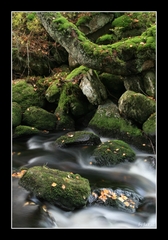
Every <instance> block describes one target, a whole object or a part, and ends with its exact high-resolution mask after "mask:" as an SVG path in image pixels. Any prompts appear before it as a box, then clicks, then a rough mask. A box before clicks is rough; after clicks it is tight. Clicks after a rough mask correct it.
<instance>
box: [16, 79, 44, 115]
mask: <svg viewBox="0 0 168 240" xmlns="http://www.w3.org/2000/svg"><path fill="white" fill-rule="evenodd" d="M12 101H13V102H17V103H18V104H20V106H21V109H22V112H24V111H25V110H26V109H27V108H28V107H30V106H38V107H44V104H45V101H44V98H43V97H42V96H41V95H40V94H39V93H38V92H36V91H35V89H34V88H33V86H32V85H31V84H29V83H27V82H26V81H25V80H23V79H21V80H17V81H15V83H14V84H13V85H12Z"/></svg>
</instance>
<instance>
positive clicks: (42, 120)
mask: <svg viewBox="0 0 168 240" xmlns="http://www.w3.org/2000/svg"><path fill="white" fill-rule="evenodd" d="M56 122H57V118H56V116H55V115H54V114H53V113H50V112H48V111H46V110H44V109H42V108H40V107H35V106H33V107H29V108H27V109H26V111H25V112H24V113H23V123H24V124H25V125H28V126H32V127H35V128H37V129H39V130H55V129H56Z"/></svg>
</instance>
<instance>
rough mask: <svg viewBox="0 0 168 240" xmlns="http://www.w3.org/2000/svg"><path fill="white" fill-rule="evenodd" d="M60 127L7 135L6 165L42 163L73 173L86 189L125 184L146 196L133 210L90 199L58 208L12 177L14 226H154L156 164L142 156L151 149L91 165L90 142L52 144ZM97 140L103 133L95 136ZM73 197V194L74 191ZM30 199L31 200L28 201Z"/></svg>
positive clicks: (59, 133)
mask: <svg viewBox="0 0 168 240" xmlns="http://www.w3.org/2000/svg"><path fill="white" fill-rule="evenodd" d="M63 134H65V132H58V133H48V134H44V135H35V136H30V137H24V138H16V139H13V143H12V171H14V170H15V171H19V168H20V167H22V166H27V167H32V166H43V165H46V166H48V167H50V168H56V169H59V170H62V171H69V172H73V173H78V174H80V175H81V176H82V177H85V178H87V179H88V180H89V182H90V185H91V186H92V189H94V188H95V189H96V188H98V187H99V188H101V187H110V188H112V189H118V188H120V189H123V190H131V191H134V192H136V193H137V194H140V195H141V196H142V197H143V198H145V199H146V203H144V204H143V206H141V207H140V208H138V209H137V211H136V212H135V213H128V212H123V211H120V210H116V209H114V208H112V207H107V206H101V205H100V206H97V205H91V206H86V207H84V208H82V209H78V210H74V211H64V210H62V209H60V208H59V207H57V206H54V205H52V204H50V203H47V202H44V203H40V202H39V201H38V199H33V196H32V197H30V193H29V192H28V191H26V190H25V189H24V188H22V187H21V186H19V185H18V180H19V179H17V178H12V180H11V181H12V184H11V186H12V189H11V191H12V214H11V215H12V218H11V227H12V228H14V229H15V228H19V229H23V228H25V229H31V228H33V229H34V228H37V229H39V228H40V229H41V228H44V229H48V228H51V229H59V228H67V229H68V228H75V229H76V228H86V229H87V228H99V229H100V228H112V229H113V228H114V229H115V228H121V229H123V228H133V229H139V228H150V229H151V228H152V229H155V228H157V221H156V220H157V211H156V210H157V208H156V205H157V204H156V203H157V198H156V193H157V184H156V182H157V181H156V176H157V174H156V173H157V171H156V167H153V166H152V164H153V162H152V163H151V162H150V163H149V162H148V161H147V160H146V159H150V158H151V159H153V158H155V159H156V156H155V154H149V153H146V152H142V151H140V150H138V149H136V148H133V147H132V148H133V150H134V151H135V152H136V160H135V161H134V162H132V163H129V162H126V163H122V164H119V165H117V166H114V167H97V166H93V165H91V164H90V162H91V152H92V151H93V146H80V147H79V146H75V147H71V148H61V149H60V148H59V149H58V148H56V146H55V145H54V144H53V142H54V141H55V140H56V139H57V138H58V137H60V136H61V135H63ZM100 139H101V141H102V142H105V141H108V140H109V138H104V137H101V136H100ZM74 197H75V196H74ZM30 199H31V202H30V201H29V200H30Z"/></svg>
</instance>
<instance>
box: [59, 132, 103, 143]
mask: <svg viewBox="0 0 168 240" xmlns="http://www.w3.org/2000/svg"><path fill="white" fill-rule="evenodd" d="M55 143H56V144H57V145H58V146H60V147H69V146H74V145H98V144H100V143H101V140H100V138H99V136H97V135H96V134H94V133H92V132H88V131H75V132H68V133H67V134H65V135H63V136H61V137H59V138H57V140H56V141H55Z"/></svg>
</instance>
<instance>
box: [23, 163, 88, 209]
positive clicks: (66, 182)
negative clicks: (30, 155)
mask: <svg viewBox="0 0 168 240" xmlns="http://www.w3.org/2000/svg"><path fill="white" fill-rule="evenodd" d="M19 185H20V186H22V187H24V188H25V189H27V190H28V191H30V192H32V193H33V194H34V195H35V196H36V197H38V198H40V199H43V200H45V201H48V202H50V203H52V204H56V205H58V206H61V207H63V208H65V209H68V210H73V209H75V208H80V207H83V206H84V205H85V204H86V201H87V198H88V196H89V195H90V193H91V189H90V185H89V181H88V180H87V179H85V178H82V177H81V176H80V175H79V174H73V173H70V172H64V171H60V170H57V169H51V168H48V167H45V166H43V167H41V166H35V167H32V168H29V169H28V170H27V171H26V173H25V174H24V175H23V176H22V178H20V179H19Z"/></svg>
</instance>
